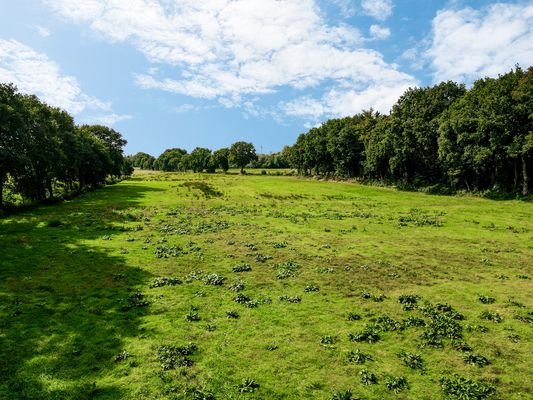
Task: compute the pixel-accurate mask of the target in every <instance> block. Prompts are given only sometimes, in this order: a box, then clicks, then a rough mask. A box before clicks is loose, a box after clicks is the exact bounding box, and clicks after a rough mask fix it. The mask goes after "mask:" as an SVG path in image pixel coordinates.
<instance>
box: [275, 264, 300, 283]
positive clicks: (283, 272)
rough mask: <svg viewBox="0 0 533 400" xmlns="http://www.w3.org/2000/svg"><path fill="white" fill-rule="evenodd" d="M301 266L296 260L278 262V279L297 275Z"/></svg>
mask: <svg viewBox="0 0 533 400" xmlns="http://www.w3.org/2000/svg"><path fill="white" fill-rule="evenodd" d="M300 268H301V266H300V264H298V263H297V262H295V261H287V262H286V263H284V264H278V279H287V278H290V277H291V276H294V275H296V273H297V272H298V270H299V269H300Z"/></svg>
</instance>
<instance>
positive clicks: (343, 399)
mask: <svg viewBox="0 0 533 400" xmlns="http://www.w3.org/2000/svg"><path fill="white" fill-rule="evenodd" d="M331 400H355V399H354V398H353V394H352V392H351V391H350V390H343V391H339V392H335V393H333V395H332V396H331Z"/></svg>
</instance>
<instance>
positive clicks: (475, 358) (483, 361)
mask: <svg viewBox="0 0 533 400" xmlns="http://www.w3.org/2000/svg"><path fill="white" fill-rule="evenodd" d="M463 360H464V362H465V363H467V364H470V365H475V366H477V367H480V368H481V367H484V366H486V365H489V364H490V362H489V360H488V359H487V358H486V357H484V356H482V355H479V354H473V353H469V354H466V355H465V356H464V357H463Z"/></svg>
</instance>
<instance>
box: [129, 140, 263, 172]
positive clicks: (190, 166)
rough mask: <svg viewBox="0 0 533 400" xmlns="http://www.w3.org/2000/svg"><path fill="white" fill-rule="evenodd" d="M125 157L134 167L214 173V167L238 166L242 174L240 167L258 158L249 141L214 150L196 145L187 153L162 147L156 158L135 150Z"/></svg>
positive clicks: (251, 163)
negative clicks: (161, 151)
mask: <svg viewBox="0 0 533 400" xmlns="http://www.w3.org/2000/svg"><path fill="white" fill-rule="evenodd" d="M127 159H128V161H129V162H130V163H131V165H132V166H133V167H135V168H141V169H151V170H156V171H190V170H192V171H193V172H204V171H205V172H215V170H216V169H221V170H223V171H224V172H226V171H228V170H229V168H230V166H232V167H235V168H240V170H241V173H243V172H244V167H246V166H247V165H251V166H253V165H254V162H256V161H257V159H258V158H257V154H256V152H255V147H254V145H253V144H252V143H248V142H236V143H233V144H232V145H231V147H230V148H222V149H218V150H216V151H211V150H209V149H207V148H204V147H196V148H195V149H194V150H193V151H191V153H187V150H184V149H179V148H173V149H167V150H165V151H164V152H163V153H162V154H161V155H160V156H159V157H157V158H155V157H153V156H151V155H149V154H146V153H142V152H139V153H136V154H134V155H131V156H128V157H127Z"/></svg>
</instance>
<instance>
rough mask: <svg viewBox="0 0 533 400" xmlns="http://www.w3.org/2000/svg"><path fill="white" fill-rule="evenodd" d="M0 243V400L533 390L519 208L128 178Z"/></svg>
mask: <svg viewBox="0 0 533 400" xmlns="http://www.w3.org/2000/svg"><path fill="white" fill-rule="evenodd" d="M0 255H1V256H0V360H1V361H0V399H175V398H178V399H182V398H183V399H210V398H216V399H269V400H271V399H330V398H332V396H333V395H334V394H335V393H336V392H338V393H337V395H338V396H337V397H335V398H336V399H349V397H348V395H347V394H346V393H345V397H342V396H341V395H342V393H340V392H344V391H347V390H351V391H352V393H353V398H361V399H444V398H450V399H454V398H459V397H453V394H450V393H451V392H453V390H454V383H457V382H459V386H460V387H461V388H462V389H460V390H469V391H470V392H469V393H470V394H471V397H464V398H471V399H483V398H485V395H490V396H491V397H487V398H494V399H515V400H518V399H527V398H533V383H532V381H531V375H532V373H533V366H532V363H531V354H533V330H532V327H533V283H532V279H533V204H531V203H527V202H520V201H492V200H486V199H480V198H475V197H444V196H430V195H426V194H421V193H409V192H398V191H395V190H393V189H386V188H376V187H369V186H361V185H356V184H349V183H335V182H319V181H313V180H306V179H301V178H296V177H277V176H258V175H253V176H252V175H247V176H239V175H219V174H217V175H198V174H195V175H193V174H163V173H137V174H136V175H135V176H134V177H133V178H132V179H130V180H127V181H124V182H121V183H120V184H117V185H114V186H109V187H106V188H104V189H102V190H99V191H96V192H92V193H88V194H86V195H84V196H82V197H81V198H77V199H75V200H73V201H69V202H66V203H63V204H59V205H54V206H43V207H40V208H37V209H34V210H32V211H28V212H24V213H21V214H18V215H15V216H11V217H6V218H4V219H3V220H0ZM165 278H168V279H165ZM405 295H409V296H405ZM400 296H403V297H401V300H402V303H400V301H399V299H400ZM449 306H451V308H450V307H449ZM191 343H192V344H193V345H191ZM485 364H486V365H485ZM454 373H456V374H458V375H459V376H461V377H465V378H468V379H472V380H473V381H476V382H481V383H480V385H475V384H473V383H470V384H468V383H465V382H462V383H461V382H460V381H458V379H459V377H455V378H454V377H453V376H454V375H453V374H454ZM401 378H404V379H401ZM443 378H445V380H442V379H443ZM446 378H449V379H451V380H446ZM365 383H366V384H365ZM256 384H257V385H259V386H258V387H256ZM491 388H493V389H494V390H495V391H494V392H493V390H492V389H491ZM210 394H211V395H210ZM474 395H475V396H478V397H474ZM210 396H211V397H210ZM446 396H447V397H446Z"/></svg>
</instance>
